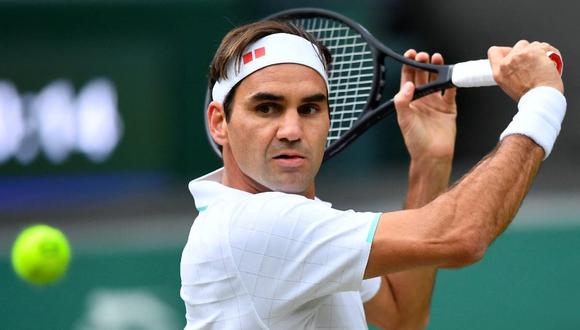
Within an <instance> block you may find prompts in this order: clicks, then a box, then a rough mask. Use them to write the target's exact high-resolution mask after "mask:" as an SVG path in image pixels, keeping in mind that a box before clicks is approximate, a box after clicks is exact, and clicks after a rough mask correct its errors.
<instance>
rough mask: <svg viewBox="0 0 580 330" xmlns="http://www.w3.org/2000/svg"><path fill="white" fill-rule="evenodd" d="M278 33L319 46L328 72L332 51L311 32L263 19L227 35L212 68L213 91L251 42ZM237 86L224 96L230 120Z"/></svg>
mask: <svg viewBox="0 0 580 330" xmlns="http://www.w3.org/2000/svg"><path fill="white" fill-rule="evenodd" d="M275 33H288V34H294V35H297V36H300V37H302V38H304V39H306V40H308V41H310V42H311V43H313V44H314V45H315V46H316V47H317V48H318V52H319V54H320V55H321V56H322V59H321V60H322V63H323V64H324V66H325V69H326V71H327V72H328V70H329V68H330V61H331V56H330V51H329V50H328V48H326V47H325V46H324V45H323V44H322V43H321V42H320V41H318V40H317V39H316V38H314V37H313V36H312V35H311V34H309V33H308V32H306V31H304V30H303V29H302V28H300V27H298V26H296V25H294V24H291V23H288V22H283V21H277V20H266V21H259V22H255V23H251V24H247V25H243V26H240V27H238V28H235V29H233V30H231V31H230V32H229V33H228V34H227V35H226V36H225V37H224V38H223V40H222V42H221V44H220V46H219V47H218V49H217V51H216V53H215V56H214V58H213V60H212V62H211V65H210V68H209V87H210V90H211V89H213V86H214V84H215V83H216V81H218V80H220V79H226V78H228V77H227V74H228V72H227V71H228V65H229V63H230V61H231V60H234V59H235V61H236V62H235V65H236V66H239V65H240V61H241V58H242V53H243V52H244V50H245V49H246V47H247V46H248V45H249V44H251V43H253V42H255V41H257V40H259V39H261V38H263V37H265V36H267V35H270V34H275ZM237 86H238V85H236V86H234V87H233V88H232V90H231V91H230V92H229V93H228V95H226V97H225V99H224V104H223V105H224V112H225V116H226V121H229V119H230V116H231V111H232V102H233V99H234V96H235V92H236V89H237Z"/></svg>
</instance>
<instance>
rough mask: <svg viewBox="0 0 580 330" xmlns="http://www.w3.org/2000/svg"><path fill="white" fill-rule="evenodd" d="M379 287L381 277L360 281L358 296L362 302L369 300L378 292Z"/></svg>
mask: <svg viewBox="0 0 580 330" xmlns="http://www.w3.org/2000/svg"><path fill="white" fill-rule="evenodd" d="M380 288H381V277H380V276H379V277H373V278H369V279H366V280H364V281H363V282H362V287H361V290H360V298H361V299H362V302H363V303H366V302H367V301H369V300H371V299H372V298H373V297H374V296H376V294H377V293H378V292H379V289H380Z"/></svg>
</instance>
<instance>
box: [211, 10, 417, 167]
mask: <svg viewBox="0 0 580 330" xmlns="http://www.w3.org/2000/svg"><path fill="white" fill-rule="evenodd" d="M264 20H279V21H285V22H289V23H291V24H294V25H296V26H298V27H301V28H302V29H304V30H305V31H306V32H308V33H310V34H311V35H313V36H314V37H315V38H316V39H318V40H319V41H320V42H321V43H322V44H324V45H325V46H326V47H327V48H328V49H329V51H330V53H331V56H332V62H331V67H330V68H329V77H328V78H329V79H328V81H329V86H328V89H329V96H328V101H329V110H330V129H329V132H328V138H327V144H326V149H325V156H324V159H325V160H327V159H329V158H331V157H332V156H333V155H335V154H336V153H338V152H339V151H340V150H342V149H343V148H344V147H345V146H346V145H348V144H349V143H350V142H351V141H352V140H354V139H355V138H356V137H357V136H358V135H359V134H361V133H362V132H363V131H364V130H366V128H368V126H371V125H372V124H373V123H374V122H376V121H377V120H378V118H377V119H375V118H373V120H368V119H369V118H365V119H366V120H361V119H362V118H363V117H367V115H369V113H367V110H369V109H372V110H373V112H374V113H375V114H373V116H376V111H374V109H376V107H377V105H378V103H379V101H381V98H382V95H381V94H382V90H383V87H384V86H385V67H384V58H385V56H386V55H388V56H391V57H394V58H395V59H397V60H399V61H403V62H405V61H408V59H405V58H404V57H403V56H401V55H399V54H397V53H395V52H394V51H392V50H390V49H389V48H387V47H386V46H384V45H382V44H380V43H379V42H378V41H376V39H374V37H373V36H372V35H371V34H370V33H369V32H368V31H367V30H366V29H365V28H364V27H363V26H362V25H360V24H358V23H357V22H355V21H353V20H351V19H349V18H347V17H345V16H342V15H340V14H337V13H334V12H332V11H328V10H324V9H318V8H298V9H291V10H286V11H282V12H279V13H277V14H274V15H271V16H268V17H266V18H264ZM377 48H379V49H377ZM210 102H211V91H210V90H209V88H208V91H207V93H206V102H205V109H206V110H207V106H208V105H209V103H210ZM380 108H381V114H380V118H383V117H384V116H386V115H388V114H389V113H392V112H393V110H394V107H393V106H392V102H387V103H386V104H383V105H381V107H380ZM204 120H205V124H206V125H205V127H206V132H207V135H208V138H209V141H210V144H211V145H212V149H213V150H214V151H215V152H216V154H218V155H219V156H221V152H220V151H219V146H217V144H216V143H215V142H214V141H213V139H212V138H211V135H210V134H209V126H208V122H207V120H208V119H207V114H205V113H204Z"/></svg>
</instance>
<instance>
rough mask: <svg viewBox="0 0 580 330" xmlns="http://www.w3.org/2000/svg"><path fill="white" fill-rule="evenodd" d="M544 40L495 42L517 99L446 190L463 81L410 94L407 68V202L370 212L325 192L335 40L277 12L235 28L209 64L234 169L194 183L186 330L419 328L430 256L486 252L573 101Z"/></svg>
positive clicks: (403, 115)
mask: <svg viewBox="0 0 580 330" xmlns="http://www.w3.org/2000/svg"><path fill="white" fill-rule="evenodd" d="M547 51H555V52H557V50H556V49H554V48H553V47H552V46H550V45H548V44H545V43H531V44H530V43H528V42H527V41H520V42H518V43H517V44H516V45H515V46H514V47H513V48H500V47H492V48H490V50H489V52H488V55H489V59H490V62H491V64H492V67H493V71H494V78H495V79H496V81H497V82H498V84H499V85H500V87H501V88H502V89H503V90H504V91H505V92H506V93H507V94H509V95H510V96H511V97H512V98H513V99H514V100H516V101H519V108H520V111H519V113H518V114H517V115H516V117H514V120H513V121H512V123H511V124H510V125H509V126H508V128H507V129H506V131H504V133H503V134H502V137H501V142H500V143H499V144H498V146H497V148H496V149H495V150H494V151H492V153H490V154H489V155H488V156H487V157H485V158H484V159H483V160H482V161H481V162H480V163H479V164H478V165H477V166H476V167H475V168H474V169H472V170H471V171H470V172H469V173H468V174H467V175H466V176H465V177H464V178H463V179H462V180H460V181H459V182H458V183H457V184H456V185H455V186H454V187H452V188H451V189H449V190H447V185H448V181H449V175H450V171H451V160H452V156H453V147H454V139H455V117H456V106H455V90H448V91H446V92H445V93H444V94H440V93H437V94H433V95H430V96H428V97H425V98H422V99H419V100H416V101H412V95H413V91H414V86H415V85H417V84H423V83H425V82H426V81H428V79H429V77H428V75H427V74H425V73H424V72H420V71H415V70H413V69H411V68H407V67H405V68H403V73H402V81H401V91H400V92H399V93H398V94H397V96H396V98H395V103H396V108H397V117H398V121H399V125H400V126H401V130H402V132H403V136H404V139H405V143H406V146H407V148H408V151H409V153H410V156H411V165H410V170H409V191H408V194H407V200H406V203H405V206H406V210H403V211H398V212H389V213H361V212H354V211H352V210H351V211H340V210H336V209H333V208H332V207H331V206H330V204H328V203H325V202H323V201H320V200H319V199H317V198H316V192H315V184H314V178H315V176H316V173H317V172H318V169H319V167H320V164H321V162H322V156H323V152H324V146H325V142H326V136H327V132H328V129H329V109H328V99H327V98H328V90H327V79H328V78H327V68H328V63H329V61H330V58H329V55H328V52H327V51H326V50H325V49H324V47H322V46H320V45H319V44H318V43H317V42H316V40H313V39H312V38H311V37H310V36H309V35H307V34H305V33H304V32H303V31H301V30H299V29H297V28H295V27H292V26H288V25H286V24H283V23H279V22H271V21H270V22H258V23H254V24H250V25H246V26H242V27H240V28H237V29H235V30H233V31H231V32H230V33H229V34H228V35H227V36H226V37H225V38H224V40H223V41H222V44H221V45H220V47H219V49H218V50H217V52H216V55H215V57H214V60H213V62H212V65H211V69H210V81H211V83H212V84H213V86H212V98H213V101H212V102H211V103H210V104H209V106H208V109H207V116H208V122H209V128H210V133H211V136H212V138H213V139H214V140H215V142H216V143H217V144H218V145H220V146H221V150H222V156H223V162H224V167H223V168H222V169H219V170H217V171H215V172H212V173H210V174H208V175H206V176H203V177H201V178H198V179H196V180H194V181H192V182H191V183H190V185H189V188H190V190H191V192H192V194H193V195H194V198H195V203H196V207H197V209H198V210H199V212H200V213H199V216H198V218H197V219H196V221H195V222H194V224H193V226H192V228H191V232H190V235H189V239H188V242H187V245H186V247H185V249H184V252H183V256H182V261H181V279H182V289H181V297H182V298H183V300H184V302H185V304H186V311H187V312H186V318H187V326H186V328H187V329H200V328H202V329H315V328H330V329H335V328H341V329H364V328H366V327H367V321H368V322H369V323H373V324H376V325H378V326H380V327H383V328H388V329H398V328H409V329H419V328H423V327H425V326H426V324H427V320H428V316H429V304H430V299H431V293H432V288H433V281H434V278H435V269H436V268H439V267H444V268H446V267H462V266H467V265H470V264H472V263H474V262H477V261H478V260H479V259H481V257H482V256H483V254H484V253H485V250H486V248H487V247H488V246H489V245H490V244H491V242H492V241H493V240H494V239H495V238H496V237H497V236H498V235H500V234H501V233H502V232H503V231H504V230H505V228H506V227H507V226H508V225H509V223H510V221H511V220H512V219H513V217H514V215H515V213H516V211H517V209H518V207H519V205H520V203H521V201H522V200H523V198H524V196H525V194H526V192H527V190H528V188H529V186H530V184H531V181H532V178H533V177H534V176H535V174H536V172H537V170H538V168H539V166H540V163H541V161H542V160H543V159H544V158H545V157H547V155H548V154H549V152H550V150H551V148H552V146H553V143H554V141H555V139H556V136H557V135H558V132H559V128H560V123H561V121H562V118H563V115H564V112H565V108H566V103H565V99H564V97H563V95H562V92H563V84H562V80H561V78H560V76H559V74H558V73H557V70H556V69H555V68H554V66H553V64H552V63H551V61H550V60H549V59H548V57H547V56H546V55H545V54H546V52H547ZM247 53H252V54H254V56H253V57H252V58H251V59H250V58H244V57H245V56H244V55H245V54H247ZM405 56H407V57H408V58H414V59H416V60H418V61H422V62H429V61H430V62H433V63H437V64H441V63H443V58H442V57H441V55H439V54H434V55H433V56H431V57H430V56H429V55H428V54H426V53H417V52H416V51H414V50H409V51H407V52H406V53H405ZM363 279H365V280H363ZM363 303H364V306H363Z"/></svg>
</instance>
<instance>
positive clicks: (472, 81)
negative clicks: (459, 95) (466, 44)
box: [451, 60, 497, 87]
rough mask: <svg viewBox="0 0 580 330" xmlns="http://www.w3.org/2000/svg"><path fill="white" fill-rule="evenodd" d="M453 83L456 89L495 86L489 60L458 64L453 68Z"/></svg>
mask: <svg viewBox="0 0 580 330" xmlns="http://www.w3.org/2000/svg"><path fill="white" fill-rule="evenodd" d="M451 82H452V83H453V85H454V86H456V87H484V86H495V85H497V83H496V82H495V80H493V72H492V70H491V64H490V63H489V60H477V61H467V62H462V63H457V64H455V65H454V66H453V73H452V74H451Z"/></svg>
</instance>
